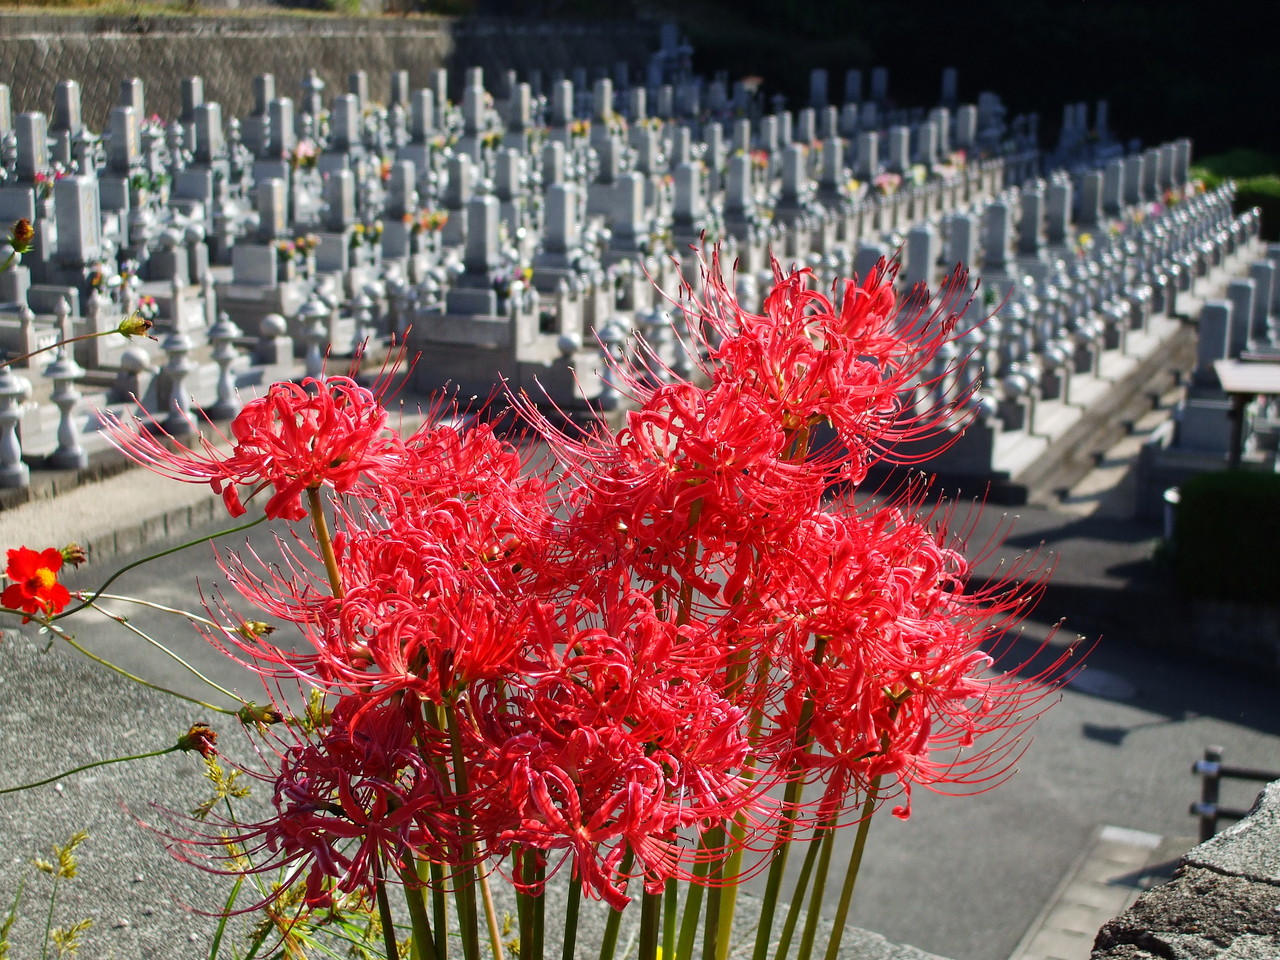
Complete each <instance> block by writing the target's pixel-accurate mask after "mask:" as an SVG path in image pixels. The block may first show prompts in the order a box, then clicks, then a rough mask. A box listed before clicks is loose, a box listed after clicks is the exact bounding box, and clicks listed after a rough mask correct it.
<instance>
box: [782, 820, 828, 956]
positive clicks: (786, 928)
mask: <svg viewBox="0 0 1280 960" xmlns="http://www.w3.org/2000/svg"><path fill="white" fill-rule="evenodd" d="M818 847H819V844H818V843H817V842H816V841H815V840H812V839H811V840H810V841H809V846H808V849H807V850H806V851H805V855H804V863H802V864H801V865H800V876H798V877H796V886H795V889H794V890H793V891H792V893H791V903H789V904H788V905H787V919H786V920H785V921H783V924H782V934H781V936H779V937H778V949H777V951H776V952H775V953H774V955H773V957H774V960H786V957H787V955H788V954H789V953H790V952H791V938H792V937H793V936H795V932H796V925H797V923H798V922H799V920H800V913H801V911H802V910H803V909H804V895H805V893H806V892H807V891H808V889H809V877H810V876H811V875H812V874H813V865H814V862H815V861H816V860H817V859H818Z"/></svg>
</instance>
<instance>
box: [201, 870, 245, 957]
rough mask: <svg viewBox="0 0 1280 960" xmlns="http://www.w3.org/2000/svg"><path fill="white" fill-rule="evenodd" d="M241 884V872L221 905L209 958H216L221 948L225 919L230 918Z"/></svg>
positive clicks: (242, 877)
mask: <svg viewBox="0 0 1280 960" xmlns="http://www.w3.org/2000/svg"><path fill="white" fill-rule="evenodd" d="M242 886H244V875H243V874H241V875H240V876H238V877H236V882H235V883H234V884H232V885H231V893H230V894H228V895H227V902H226V903H225V904H224V905H223V907H222V913H221V915H220V916H219V917H218V928H217V929H216V930H214V931H213V943H211V944H209V960H218V950H220V949H221V948H222V937H223V934H225V933H226V932H227V920H229V919H230V918H231V908H232V907H234V906H235V905H236V900H237V899H238V898H239V896H240V888H241V887H242Z"/></svg>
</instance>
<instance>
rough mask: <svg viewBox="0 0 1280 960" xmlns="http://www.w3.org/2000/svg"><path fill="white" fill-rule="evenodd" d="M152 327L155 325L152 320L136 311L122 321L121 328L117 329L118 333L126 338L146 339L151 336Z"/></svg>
mask: <svg viewBox="0 0 1280 960" xmlns="http://www.w3.org/2000/svg"><path fill="white" fill-rule="evenodd" d="M152 326H153V324H152V322H151V321H150V320H148V319H146V318H145V317H143V316H142V314H140V313H138V311H137V310H135V311H134V312H133V313H131V314H129V316H127V317H125V318H124V319H123V320H121V321H120V326H118V327H116V332H117V333H120V334H122V335H124V336H126V337H145V336H149V335H150V330H151V327H152Z"/></svg>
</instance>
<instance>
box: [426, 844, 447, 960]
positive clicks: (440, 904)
mask: <svg viewBox="0 0 1280 960" xmlns="http://www.w3.org/2000/svg"><path fill="white" fill-rule="evenodd" d="M430 871H431V918H432V920H433V921H434V922H435V931H436V960H448V957H449V904H448V896H449V895H448V893H446V892H445V889H444V868H443V867H442V866H441V865H440V864H438V863H436V862H435V861H432V863H431V866H430Z"/></svg>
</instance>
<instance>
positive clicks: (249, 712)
mask: <svg viewBox="0 0 1280 960" xmlns="http://www.w3.org/2000/svg"><path fill="white" fill-rule="evenodd" d="M236 716H237V717H239V718H240V722H241V723H243V724H245V726H248V725H249V724H251V723H264V724H272V723H281V722H282V721H283V720H284V714H282V713H281V712H280V711H279V710H277V709H275V708H274V707H270V706H267V707H262V706H259V705H258V704H256V703H246V704H245V705H244V706H243V707H241V708H240V709H239V710H238V711H236Z"/></svg>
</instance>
